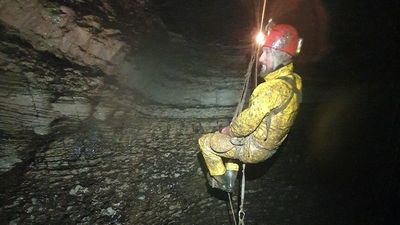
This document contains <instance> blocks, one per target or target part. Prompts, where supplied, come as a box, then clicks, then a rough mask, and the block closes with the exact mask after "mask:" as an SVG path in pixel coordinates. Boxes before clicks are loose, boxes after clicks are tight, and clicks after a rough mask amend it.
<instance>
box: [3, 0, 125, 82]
mask: <svg viewBox="0 0 400 225" xmlns="http://www.w3.org/2000/svg"><path fill="white" fill-rule="evenodd" d="M98 21H99V18H97V17H95V16H86V17H83V19H82V21H81V22H80V24H79V25H78V23H77V16H76V13H75V12H74V10H72V9H71V8H69V7H66V6H59V5H57V4H48V5H45V4H44V3H43V1H39V0H32V1H13V0H2V1H0V22H1V23H2V24H3V25H5V26H6V27H8V28H12V29H14V30H16V32H17V34H18V35H19V36H20V37H22V38H23V39H24V40H26V41H28V42H29V43H30V44H32V46H33V47H34V48H36V49H38V50H42V51H49V52H51V53H53V54H55V55H56V56H58V57H61V58H66V59H68V60H70V61H72V62H75V63H78V64H80V65H86V66H95V67H98V68H100V69H101V70H103V71H104V72H105V73H107V74H112V73H113V72H114V70H115V67H116V66H117V65H118V64H119V63H121V61H122V60H123V59H124V56H125V54H126V53H127V51H128V50H129V46H128V45H127V44H126V43H125V42H123V41H121V40H119V38H117V35H116V34H118V33H119V31H118V30H115V29H104V28H102V27H101V24H100V23H99V22H98Z"/></svg>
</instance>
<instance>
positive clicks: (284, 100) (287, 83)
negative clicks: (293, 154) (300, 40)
mask: <svg viewBox="0 0 400 225" xmlns="http://www.w3.org/2000/svg"><path fill="white" fill-rule="evenodd" d="M264 79H265V82H263V83H261V84H260V85H258V86H257V87H256V89H254V91H253V93H252V94H251V97H250V101H249V106H248V108H247V109H245V110H244V111H243V112H242V113H240V114H239V116H238V117H237V118H236V119H235V120H234V121H232V123H231V125H230V134H229V135H225V134H222V133H220V132H218V131H217V132H215V133H209V134H205V135H203V136H202V137H200V139H199V145H200V149H201V152H202V154H203V157H204V160H205V163H206V165H207V167H208V169H209V171H210V175H211V176H217V175H223V174H224V173H225V171H226V169H228V170H229V169H231V170H238V165H237V164H232V163H228V164H227V165H226V168H225V165H224V162H223V160H222V157H224V158H230V159H239V160H240V161H242V162H244V163H257V162H261V161H264V160H266V159H268V158H269V157H271V156H272V155H273V154H274V153H275V152H276V149H277V148H278V147H279V145H280V144H281V143H282V142H283V141H284V140H285V138H286V136H287V134H288V132H289V129H290V127H291V126H292V124H293V121H294V119H295V117H296V114H297V111H298V108H299V104H300V101H301V87H302V82H301V77H300V76H299V75H297V74H295V73H294V72H293V64H292V63H291V64H288V65H286V66H284V67H281V68H280V69H278V70H276V71H273V72H271V73H269V74H268V75H266V76H265V77H264ZM229 167H231V168H229Z"/></svg>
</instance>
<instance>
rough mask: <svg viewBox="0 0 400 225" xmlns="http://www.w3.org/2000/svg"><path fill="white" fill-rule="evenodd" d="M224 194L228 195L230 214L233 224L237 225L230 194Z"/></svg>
mask: <svg viewBox="0 0 400 225" xmlns="http://www.w3.org/2000/svg"><path fill="white" fill-rule="evenodd" d="M226 193H227V194H228V198H229V205H230V207H231V213H232V218H233V222H234V223H235V225H237V223H236V217H235V210H234V209H233V205H232V198H231V193H230V192H226Z"/></svg>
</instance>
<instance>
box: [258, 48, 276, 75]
mask: <svg viewBox="0 0 400 225" xmlns="http://www.w3.org/2000/svg"><path fill="white" fill-rule="evenodd" d="M259 62H260V63H261V65H262V67H261V73H267V72H268V73H269V72H271V71H273V69H274V58H273V54H272V49H271V48H266V47H264V48H263V53H262V54H261V56H260V58H259Z"/></svg>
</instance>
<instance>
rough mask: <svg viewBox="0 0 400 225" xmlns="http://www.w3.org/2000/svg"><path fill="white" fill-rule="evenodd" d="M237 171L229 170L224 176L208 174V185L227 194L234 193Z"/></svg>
mask: <svg viewBox="0 0 400 225" xmlns="http://www.w3.org/2000/svg"><path fill="white" fill-rule="evenodd" d="M237 173H238V172H237V171H235V170H227V171H226V172H225V173H224V174H223V175H218V176H211V175H209V174H207V179H208V184H209V185H210V186H211V187H212V188H218V189H220V190H223V191H225V192H232V191H233V188H234V187H235V181H236V177H237Z"/></svg>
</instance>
